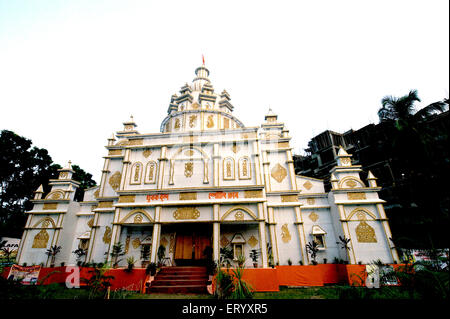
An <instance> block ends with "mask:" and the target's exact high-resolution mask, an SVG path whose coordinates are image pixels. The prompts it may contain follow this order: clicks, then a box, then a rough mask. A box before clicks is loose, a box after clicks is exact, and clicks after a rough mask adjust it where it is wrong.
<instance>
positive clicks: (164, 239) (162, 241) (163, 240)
mask: <svg viewBox="0 0 450 319" xmlns="http://www.w3.org/2000/svg"><path fill="white" fill-rule="evenodd" d="M168 243H169V242H168V241H167V238H166V237H163V238H161V241H160V244H161V245H163V246H164V247H167V244H168Z"/></svg>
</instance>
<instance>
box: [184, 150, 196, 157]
mask: <svg viewBox="0 0 450 319" xmlns="http://www.w3.org/2000/svg"><path fill="white" fill-rule="evenodd" d="M184 155H186V156H193V155H194V150H187V151H186V152H184Z"/></svg>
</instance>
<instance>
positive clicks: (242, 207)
mask: <svg viewBox="0 0 450 319" xmlns="http://www.w3.org/2000/svg"><path fill="white" fill-rule="evenodd" d="M236 210H243V211H245V212H246V213H247V214H249V215H250V217H252V218H253V219H254V220H257V219H258V218H257V217H256V215H255V214H254V213H253V212H252V211H251V210H250V209H248V208H247V207H244V206H234V207H232V208H230V209H229V210H227V211H226V212H225V214H223V216H222V218H221V219H220V220H221V221H225V219H226V218H227V217H228V215H230V214H231V213H232V212H234V211H236Z"/></svg>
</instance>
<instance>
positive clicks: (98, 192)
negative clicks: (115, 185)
mask: <svg viewBox="0 0 450 319" xmlns="http://www.w3.org/2000/svg"><path fill="white" fill-rule="evenodd" d="M99 195H100V188H97V190H96V191H95V192H94V197H95V198H97V197H98V196H99Z"/></svg>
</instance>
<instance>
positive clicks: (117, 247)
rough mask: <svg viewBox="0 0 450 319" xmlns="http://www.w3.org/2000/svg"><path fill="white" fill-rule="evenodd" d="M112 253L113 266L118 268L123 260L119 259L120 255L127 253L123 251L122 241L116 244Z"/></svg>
mask: <svg viewBox="0 0 450 319" xmlns="http://www.w3.org/2000/svg"><path fill="white" fill-rule="evenodd" d="M110 255H111V258H112V264H113V267H114V268H117V265H118V264H119V262H120V261H121V259H119V257H121V256H123V255H125V253H124V251H123V247H122V243H120V242H119V243H117V244H114V245H113V247H112V251H111V253H110Z"/></svg>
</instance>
